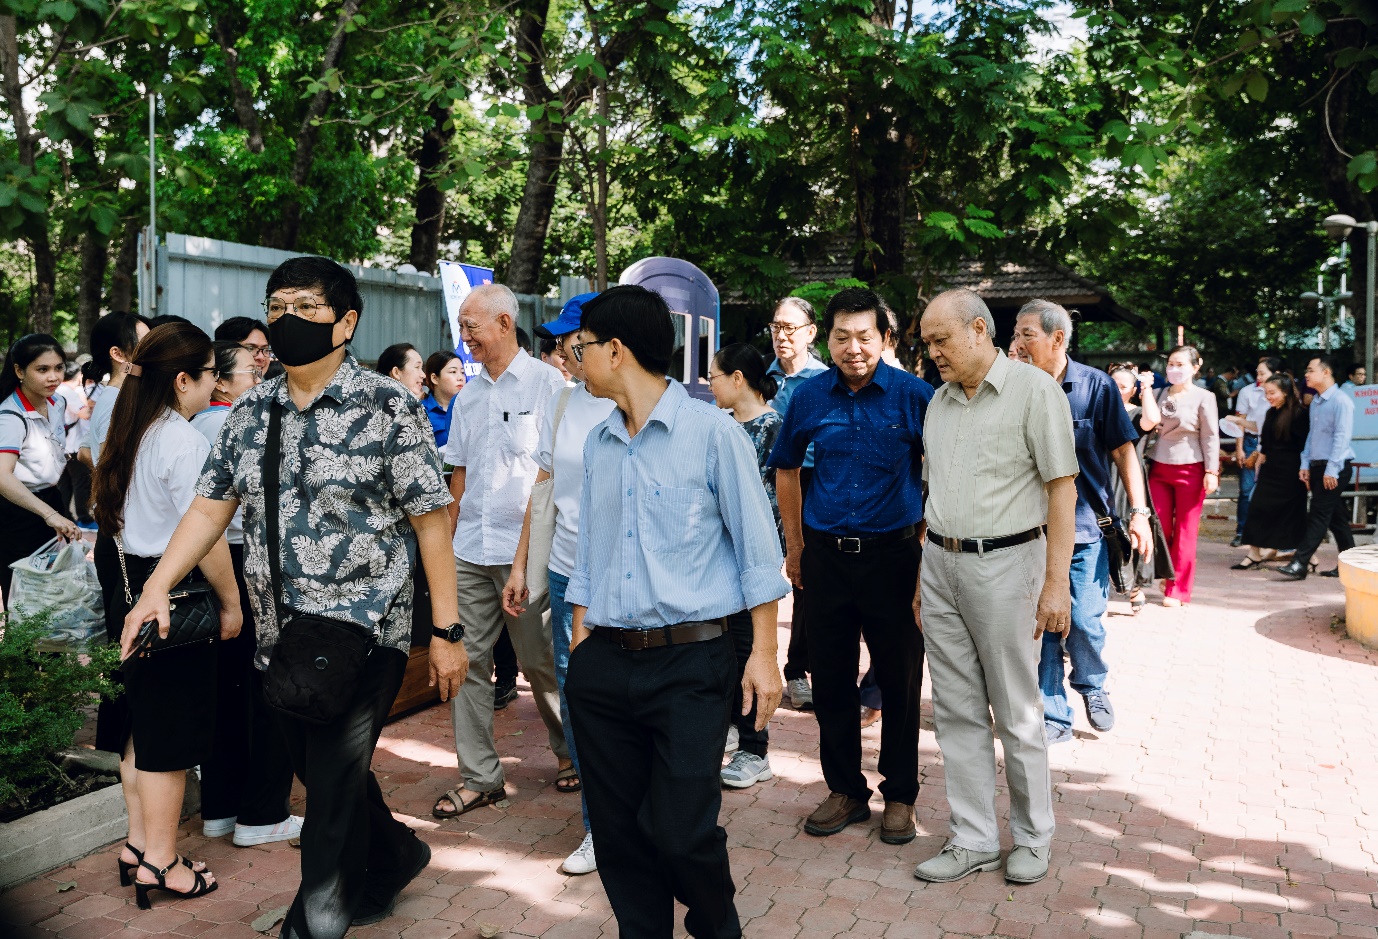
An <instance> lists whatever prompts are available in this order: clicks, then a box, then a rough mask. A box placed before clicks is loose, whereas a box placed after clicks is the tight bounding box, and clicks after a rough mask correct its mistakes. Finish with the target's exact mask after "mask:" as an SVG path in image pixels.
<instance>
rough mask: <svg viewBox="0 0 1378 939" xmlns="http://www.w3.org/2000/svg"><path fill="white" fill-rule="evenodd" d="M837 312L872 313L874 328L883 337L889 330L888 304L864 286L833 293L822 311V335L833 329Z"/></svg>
mask: <svg viewBox="0 0 1378 939" xmlns="http://www.w3.org/2000/svg"><path fill="white" fill-rule="evenodd" d="M839 313H874V314H875V317H876V330H877V331H878V332H879V333H880V334H881V336H882V337H883V336H884V335H885V334H886V333H888V332H890V331H891V330H890V305H889V304H887V303H886V302H885V298H884V297H882V296H881V295H880V294H878V293H876V292H875V291H874V290H867V289H866V288H865V287H847V288H845V289H843V290H839V291H838V292H837V293H835V294H833V298H832V299H831V300H829V301H828V308H827V309H826V310H824V311H823V335H825V336H826V335H828V334H829V333H831V332H832V331H833V320H834V319H835V318H836V317H837V314H839Z"/></svg>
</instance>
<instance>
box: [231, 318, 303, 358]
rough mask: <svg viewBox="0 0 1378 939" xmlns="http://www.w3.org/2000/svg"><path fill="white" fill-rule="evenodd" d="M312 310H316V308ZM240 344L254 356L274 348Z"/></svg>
mask: <svg viewBox="0 0 1378 939" xmlns="http://www.w3.org/2000/svg"><path fill="white" fill-rule="evenodd" d="M298 309H300V307H298ZM312 312H314V310H313V311H312ZM239 345H240V348H242V349H248V350H249V352H250V353H251V354H252V355H254V356H260V355H267V354H268V350H270V349H272V346H256V345H254V344H253V343H251V342H241V343H240V344H239Z"/></svg>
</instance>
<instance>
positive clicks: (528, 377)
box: [444, 351, 565, 566]
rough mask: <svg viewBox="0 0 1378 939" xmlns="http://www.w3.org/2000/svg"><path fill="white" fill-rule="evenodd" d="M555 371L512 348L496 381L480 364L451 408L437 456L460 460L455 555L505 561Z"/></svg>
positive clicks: (556, 384) (526, 495) (532, 471)
mask: <svg viewBox="0 0 1378 939" xmlns="http://www.w3.org/2000/svg"><path fill="white" fill-rule="evenodd" d="M564 386H565V379H564V376H563V375H561V374H560V372H559V370H558V369H556V368H554V367H552V366H550V365H547V364H545V363H544V362H542V361H540V360H539V359H534V358H532V357H531V356H529V355H527V354H526V352H525V351H519V352H518V353H517V357H516V358H514V359H513V360H512V362H511V363H510V364H509V365H508V366H507V368H506V370H505V371H503V373H502V375H500V376H499V377H498V378H497V379H496V380H494V379H493V377H492V376H491V375H490V374H489V372H488V367H487V366H484V367H483V369H482V370H480V372H479V374H478V376H477V377H475V378H472V379H470V380H469V381H468V382H467V383H466V384H465V385H464V387H463V388H462V389H460V392H459V400H458V401H456V402H455V405H454V407H453V408H452V409H451V417H450V437H449V440H448V441H446V444H445V454H444V459H445V462H446V463H448V464H450V465H451V466H455V467H463V468H464V470H465V476H464V497H463V498H462V499H461V500H460V503H459V523H458V524H457V525H456V526H455V538H454V552H455V557H457V558H459V559H460V560H462V561H468V562H469V563H470V564H478V565H481V566H490V565H502V564H511V563H512V560H513V559H514V558H515V557H516V555H517V542H518V541H519V540H520V539H521V533H522V521H523V519H524V518H525V517H526V504H527V502H528V501H529V500H530V498H531V487H532V485H533V484H534V483H535V482H536V470H537V465H536V446H537V443H538V442H539V440H540V433H541V423H542V422H543V421H544V420H545V414H546V410H547V409H548V408H549V407H550V402H551V400H552V396H553V395H554V394H555V392H556V391H558V390H559V389H561V388H563V387H564Z"/></svg>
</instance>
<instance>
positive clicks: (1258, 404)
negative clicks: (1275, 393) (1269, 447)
mask: <svg viewBox="0 0 1378 939" xmlns="http://www.w3.org/2000/svg"><path fill="white" fill-rule="evenodd" d="M1269 407H1271V405H1269V404H1268V396H1267V395H1265V394H1264V393H1263V383H1262V382H1253V383H1252V384H1248V385H1245V386H1244V387H1243V388H1241V389H1239V397H1237V398H1235V402H1234V409H1235V411H1236V412H1237V413H1239V414H1243V415H1244V419H1245V420H1246V421H1248V422H1249V423H1251V424H1253V425H1254V429H1253V430H1251V431H1249V432H1248V433H1251V434H1254V435H1255V436H1257V435H1258V434H1261V433H1262V432H1263V422H1264V420H1265V419H1266V418H1267V417H1268V408H1269Z"/></svg>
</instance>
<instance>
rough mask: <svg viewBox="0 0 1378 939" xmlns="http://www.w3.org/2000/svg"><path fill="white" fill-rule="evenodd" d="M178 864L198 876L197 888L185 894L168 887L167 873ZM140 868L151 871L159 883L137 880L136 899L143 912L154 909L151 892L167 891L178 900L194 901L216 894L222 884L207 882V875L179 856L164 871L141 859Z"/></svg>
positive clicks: (135, 887)
mask: <svg viewBox="0 0 1378 939" xmlns="http://www.w3.org/2000/svg"><path fill="white" fill-rule="evenodd" d="M178 864H181V865H183V866H184V867H186V869H187V870H189V871H191V872H192V873H193V874H195V875H196V886H194V887H192V888H191V890H190V891H185V892H184V891H181V890H173V889H172V888H171V887H169V886H168V885H167V872H168V871H170V870H172V869H173V868H174V867H176V866H177V865H178ZM139 866H140V867H146V868H148V869H149V870H150V871H152V872H153V876H154V877H157V878H158V882H157V883H156V884H146V883H144V882H143V881H142V880H138V879H135V881H134V894H135V899H136V900H137V901H138V904H139V909H141V910H151V909H153V901H151V900H150V899H149V898H148V895H149V893H150V892H152V891H154V890H166V891H167V892H168V893H170V894H173V895H174V896H176V897H177V898H178V899H181V900H193V899H195V898H196V897H204V896H205V895H206V894H208V893H214V892H215V890H216V888H217V887H219V886H220V884H218V883H210V882H209V881H207V880H206V875H205V874H204V873H203V872H201V871H198V870H197V869H196V868H194V867H192V866H191V861H188V860H187V859H186V858H184V857H182V856H180V855H178V856H177V857H176V858H175V859H174V860H173V861H172V863H171V864H169V865H168V866H167V867H164V868H163V869H162V870H159V869H158V868H156V867H154V866H153V865H152V864H150V863H148V862H147V861H145V860H142V859H140V861H139Z"/></svg>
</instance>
